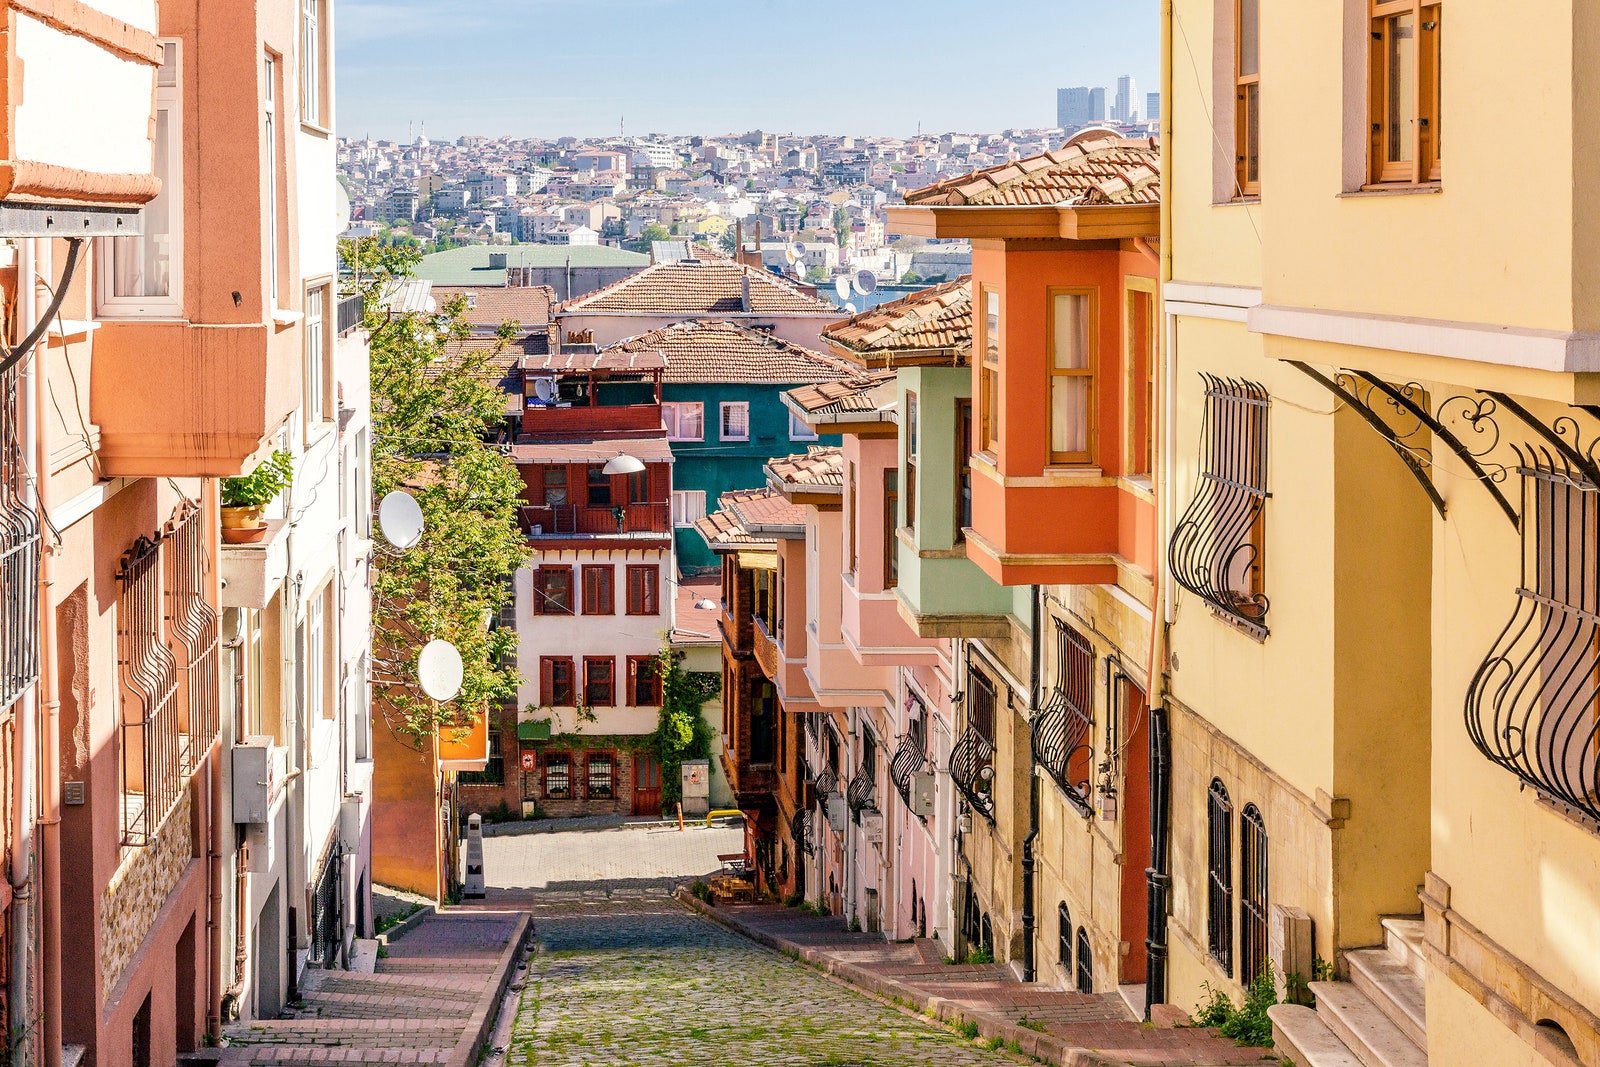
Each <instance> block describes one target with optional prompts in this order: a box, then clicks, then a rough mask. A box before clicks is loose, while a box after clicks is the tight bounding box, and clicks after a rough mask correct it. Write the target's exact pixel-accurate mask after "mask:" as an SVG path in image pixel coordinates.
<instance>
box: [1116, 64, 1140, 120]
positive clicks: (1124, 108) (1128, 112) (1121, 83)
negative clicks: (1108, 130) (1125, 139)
mask: <svg viewBox="0 0 1600 1067" xmlns="http://www.w3.org/2000/svg"><path fill="white" fill-rule="evenodd" d="M1136 92H1137V90H1136V89H1135V87H1134V83H1133V75H1132V74H1124V75H1122V77H1120V78H1118V79H1117V95H1116V98H1115V100H1114V101H1113V103H1112V107H1111V117H1112V119H1114V120H1115V121H1117V122H1132V121H1134V119H1135V118H1137V117H1138V114H1139V106H1138V105H1137V104H1135V103H1134V100H1135V99H1136V95H1135V94H1136Z"/></svg>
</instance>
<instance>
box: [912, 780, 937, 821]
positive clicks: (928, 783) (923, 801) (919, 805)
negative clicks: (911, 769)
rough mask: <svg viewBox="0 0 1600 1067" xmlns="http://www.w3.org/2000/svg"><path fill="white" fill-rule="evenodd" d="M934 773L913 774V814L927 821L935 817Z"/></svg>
mask: <svg viewBox="0 0 1600 1067" xmlns="http://www.w3.org/2000/svg"><path fill="white" fill-rule="evenodd" d="M934 803H935V801H934V789H933V775H931V774H913V775H912V776H911V814H913V815H915V816H917V817H918V818H920V819H922V820H924V821H926V820H928V819H931V818H933V809H934Z"/></svg>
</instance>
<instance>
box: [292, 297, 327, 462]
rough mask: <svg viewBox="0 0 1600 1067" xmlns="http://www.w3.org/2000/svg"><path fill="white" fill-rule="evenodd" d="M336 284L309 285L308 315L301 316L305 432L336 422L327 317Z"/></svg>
mask: <svg viewBox="0 0 1600 1067" xmlns="http://www.w3.org/2000/svg"><path fill="white" fill-rule="evenodd" d="M332 297H333V286H331V285H330V284H329V283H327V282H325V281H324V282H313V283H312V284H310V285H307V286H306V292H305V298H304V299H305V304H304V308H305V314H304V317H303V318H302V319H301V322H300V327H301V348H302V349H303V351H304V362H305V390H304V404H305V419H306V432H307V434H311V433H313V432H315V431H316V430H318V429H319V428H320V427H322V426H324V425H326V424H327V423H329V422H331V421H333V416H332V414H331V413H330V412H329V410H328V393H329V389H328V364H329V359H328V338H329V334H328V317H329V312H330V311H331V310H333V306H332V305H333V299H332Z"/></svg>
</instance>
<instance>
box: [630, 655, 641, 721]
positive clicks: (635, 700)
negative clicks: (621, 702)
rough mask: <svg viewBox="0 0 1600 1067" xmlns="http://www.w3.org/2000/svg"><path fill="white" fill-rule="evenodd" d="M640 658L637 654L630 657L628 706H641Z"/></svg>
mask: <svg viewBox="0 0 1600 1067" xmlns="http://www.w3.org/2000/svg"><path fill="white" fill-rule="evenodd" d="M638 680H639V660H638V657H636V656H629V657H628V706H629V707H630V708H636V707H638V706H639V685H638Z"/></svg>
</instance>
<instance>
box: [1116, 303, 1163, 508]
mask: <svg viewBox="0 0 1600 1067" xmlns="http://www.w3.org/2000/svg"><path fill="white" fill-rule="evenodd" d="M1140 296H1142V297H1144V298H1145V300H1146V302H1147V310H1148V315H1147V318H1146V321H1145V323H1144V327H1145V331H1146V338H1147V344H1146V346H1145V347H1146V351H1145V353H1144V355H1143V357H1142V358H1143V359H1144V361H1145V367H1144V374H1143V375H1141V374H1140V373H1139V361H1140V358H1141V356H1140V353H1139V352H1138V351H1137V349H1136V347H1135V346H1136V342H1137V339H1138V332H1137V330H1136V329H1135V322H1134V315H1135V310H1136V308H1137V307H1138V304H1139V301H1138V299H1137V298H1138V297H1140ZM1122 301H1123V326H1124V329H1123V337H1124V342H1125V343H1124V345H1123V389H1122V425H1123V435H1122V474H1123V476H1124V477H1128V478H1143V479H1147V480H1149V481H1151V483H1152V484H1154V479H1155V463H1156V448H1155V440H1156V388H1155V382H1156V362H1157V359H1158V358H1159V356H1160V340H1159V334H1158V332H1157V329H1158V325H1159V322H1158V316H1157V313H1156V283H1155V280H1154V279H1151V278H1124V279H1123V295H1122ZM1141 412H1142V415H1143V423H1144V425H1143V426H1141V425H1140V421H1141V419H1140V416H1141ZM1141 454H1142V455H1141Z"/></svg>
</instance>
